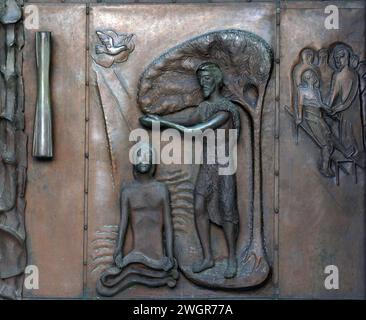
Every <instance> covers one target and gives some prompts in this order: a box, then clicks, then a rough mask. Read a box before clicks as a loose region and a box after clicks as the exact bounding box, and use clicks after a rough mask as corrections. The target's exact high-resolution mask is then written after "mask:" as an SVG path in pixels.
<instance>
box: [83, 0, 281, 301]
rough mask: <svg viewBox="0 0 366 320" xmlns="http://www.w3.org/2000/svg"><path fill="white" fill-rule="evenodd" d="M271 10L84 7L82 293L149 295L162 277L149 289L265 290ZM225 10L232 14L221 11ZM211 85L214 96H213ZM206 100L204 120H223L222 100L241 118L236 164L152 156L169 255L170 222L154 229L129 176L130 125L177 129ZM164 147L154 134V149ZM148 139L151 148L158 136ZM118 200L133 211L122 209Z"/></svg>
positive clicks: (234, 118) (173, 292) (166, 292)
mask: <svg viewBox="0 0 366 320" xmlns="http://www.w3.org/2000/svg"><path fill="white" fill-rule="evenodd" d="M198 8H199V9H201V10H197V9H198ZM273 9H274V7H273V5H268V4H267V5H262V6H260V10H258V7H257V8H255V7H254V6H252V5H250V4H249V5H237V4H230V5H225V7H221V6H216V5H185V6H184V7H183V6H179V5H169V6H163V5H149V6H147V5H146V6H144V5H139V6H127V5H126V6H124V8H123V10H121V9H120V8H118V7H113V6H111V7H109V6H93V7H92V8H91V25H90V29H89V35H90V48H92V51H91V65H90V68H91V70H92V72H91V74H90V75H91V78H92V79H93V82H92V83H93V86H92V88H91V92H90V96H91V109H90V114H91V116H90V125H91V127H90V128H91V129H90V130H91V131H90V150H89V154H90V158H89V159H90V163H89V165H90V171H89V172H90V176H89V194H88V197H89V236H88V238H89V239H88V244H89V245H88V246H89V263H88V292H89V294H91V295H94V294H95V288H96V286H97V288H98V292H99V294H100V295H101V296H103V295H105V296H115V297H147V296H148V295H149V292H150V291H151V290H153V289H149V288H148V287H149V286H151V287H160V286H162V287H161V288H159V289H155V290H158V291H157V292H158V294H159V296H160V297H172V296H175V297H185V296H186V297H187V296H191V295H194V296H197V297H200V296H201V297H204V296H212V297H213V296H216V297H217V296H222V297H225V296H227V297H229V296H233V295H235V294H238V292H240V291H236V293H235V294H233V292H232V291H231V290H232V289H242V290H241V293H239V294H243V295H247V294H248V293H245V291H243V289H248V288H250V287H253V286H258V285H262V288H261V289H259V290H256V291H253V294H255V295H262V296H267V295H271V284H270V276H269V274H270V269H271V259H272V252H271V246H272V232H273V228H272V219H273V217H272V215H271V214H272V213H273V211H272V201H273V200H272V192H273V190H272V189H271V187H272V184H271V183H268V184H266V185H261V182H262V180H261V175H263V176H265V177H268V178H269V179H271V175H273V173H272V171H271V165H272V164H271V162H270V163H269V166H266V167H262V157H266V158H268V157H270V158H271V157H272V152H273V149H272V141H271V137H270V136H269V135H268V134H271V133H270V128H271V127H272V126H273V124H272V121H273V119H272V118H269V117H268V115H269V109H270V108H271V104H270V102H269V101H270V100H271V99H270V97H271V95H273V84H271V80H270V79H272V78H271V75H272V73H271V71H272V63H273V52H272V46H273V43H274V32H273V31H272V30H273V28H272V25H273V24H274V23H275V22H274V21H275V20H274V15H273V12H274V11H273ZM146 10H148V11H149V12H150V13H151V12H153V13H154V14H156V15H159V16H162V17H163V19H160V20H159V22H157V21H156V20H154V21H155V22H154V23H153V21H151V23H150V22H149V21H147V20H149V19H154V18H153V16H154V15H149V16H148V15H146V14H145V11H146ZM223 10H224V12H226V13H227V17H229V16H230V19H226V18H223V15H222V11H223ZM254 12H255V13H256V15H255V16H253V14H254ZM150 16H151V18H150ZM178 16H179V20H180V21H181V23H180V24H178V25H177V24H175V23H174V21H176V19H178ZM225 16H226V15H225ZM243 16H244V17H247V19H243ZM219 17H220V18H219ZM122 20H123V21H125V22H126V24H125V26H124V28H123V29H122V28H121V27H120V23H119V21H122ZM243 21H244V22H243ZM187 24H189V25H190V28H189V29H187V28H185V27H184V26H185V25H187ZM167 26H171V27H167ZM197 70H201V71H197ZM196 71H197V73H196ZM210 77H211V78H210ZM205 79H206V80H205ZM210 79H212V80H210ZM205 81H206V82H205ZM268 82H269V83H268ZM211 85H212V86H213V87H212V88H211ZM221 85H222V88H221ZM210 88H211V89H212V90H213V91H212V93H211V91H210V90H211V89H210ZM213 88H217V89H213ZM219 88H221V89H219ZM201 90H202V91H201ZM205 90H206V91H207V90H208V91H207V92H206V91H205ZM215 90H217V100H214V101H213V102H212V103H213V104H212V105H211V104H210V103H209V101H211V100H210V99H211V98H210V97H211V95H214V93H213V92H215ZM205 92H206V93H205ZM205 95H207V98H205ZM206 99H207V101H205V100H206ZM198 105H199V107H197V106H198ZM214 106H216V107H214ZM205 107H208V109H207V111H208V110H209V111H210V112H209V113H210V114H206V118H205V119H206V120H207V121H208V119H209V118H210V120H209V121H208V122H207V124H206V125H207V127H209V126H213V127H214V126H215V125H217V126H219V127H221V125H223V126H224V127H225V124H226V123H227V122H226V121H227V120H225V119H221V118H220V110H226V112H228V114H229V115H231V116H229V118H230V119H231V120H230V122H232V123H233V124H234V123H237V124H238V125H239V127H240V129H241V133H240V137H239V143H238V154H239V160H238V163H239V164H238V170H237V173H236V174H234V175H228V176H226V177H227V178H224V179H222V178H219V176H218V175H217V168H216V169H215V168H212V167H210V166H209V167H207V168H206V167H205V166H203V165H197V164H193V165H192V164H183V165H182V164H179V165H178V164H169V165H167V164H158V165H157V169H156V174H155V179H156V180H154V181H156V182H152V183H155V184H161V185H162V186H165V187H164V188H166V189H167V190H168V192H169V195H170V196H169V199H170V200H164V201H163V202H164V203H165V205H168V206H169V207H170V216H171V221H172V230H171V232H172V234H173V242H174V246H173V248H174V249H173V253H172V256H170V255H169V254H168V252H169V248H170V245H171V244H170V243H171V242H170V240H169V236H168V237H167V235H166V232H167V230H166V231H159V230H160V227H158V226H159V224H158V221H156V223H157V224H156V225H155V224H152V222H150V224H148V225H149V226H150V227H147V224H146V223H147V222H146V223H144V222H143V220H144V219H143V220H140V219H142V218H141V215H142V212H144V210H149V206H150V205H151V206H155V205H154V204H153V202H151V201H150V200H148V199H149V197H150V196H149V192H150V191H148V190H150V189H151V188H150V189H149V187H148V185H147V186H146V188H147V189H146V191H143V192H144V195H145V197H146V202H145V203H144V207H146V209H143V208H142V207H141V205H142V203H141V200H140V201H137V200H135V198H136V196H137V195H133V191H132V190H133V188H136V185H139V183H141V182H139V181H140V180H139V179H141V178H139V176H138V175H137V176H136V174H134V177H133V176H132V167H131V164H130V161H129V148H130V147H131V146H133V143H131V142H130V141H129V134H130V132H131V131H133V130H134V129H136V128H143V127H147V128H149V127H151V125H153V122H159V123H161V125H162V126H163V125H164V126H166V127H169V126H170V127H171V128H174V127H175V128H181V125H182V124H183V122H187V120H190V121H193V119H194V118H195V116H194V115H193V114H191V113H192V112H193V113H197V111H198V110H201V111H200V112H199V113H200V114H201V115H198V116H199V117H201V118H200V119H201V120H200V121H203V122H202V123H203V124H202V126H205V125H204V123H205V122H204V121H206V120H204V115H203V113H204V111H203V109H204V108H205ZM215 110H216V111H215ZM230 110H232V111H230ZM212 112H213V113H212ZM144 114H146V115H145V116H144V117H143V115H144ZM215 114H216V116H215ZM215 117H216V118H215ZM139 118H140V121H139ZM182 119H183V120H182ZM182 121H183V122H182ZM190 121H188V122H190ZM220 121H223V122H220ZM179 123H180V124H179ZM178 124H179V125H178ZM186 124H187V125H188V123H186ZM191 125H194V122H192V123H191ZM188 128H189V127H187V130H188ZM200 128H201V127H200ZM202 128H203V127H202ZM231 128H235V125H234V127H231ZM262 128H263V129H262ZM152 135H154V132H152ZM174 143H175V144H176V143H177V142H174ZM153 144H154V142H153ZM166 145H167V144H166V143H165V142H162V143H161V148H162V149H163V148H164V147H165V146H166ZM259 146H262V148H261V147H259ZM153 148H154V149H155V150H158V151H157V152H158V153H159V148H160V147H159V146H157V145H156V144H155V145H153ZM134 172H135V171H134ZM215 177H217V179H216V178H215ZM151 179H153V178H152V177H151ZM134 180H135V181H134ZM210 185H211V186H212V188H210V187H209V186H210ZM220 185H222V186H225V188H228V189H230V192H227V191H225V190H226V189H225V190H224V189H220ZM121 188H122V190H121ZM262 188H263V199H261V198H260V196H261V195H262V193H261V191H260V190H261V189H262ZM158 189H159V188H158ZM158 189H157V190H158ZM142 190H145V188H144V189H142ZM142 190H141V191H142ZM205 190H206V191H205ZM215 190H216V191H215ZM225 192H226V196H225ZM236 193H238V194H240V197H237V196H236ZM101 195H105V197H104V196H101ZM229 196H230V197H229ZM126 198H127V200H126V201H127V202H128V203H129V204H130V206H129V208H130V209H129V211H127V212H129V213H126V209H123V208H125V206H124V202H123V200H122V199H126ZM229 198H230V199H229ZM119 200H121V201H122V202H121V207H120V206H119ZM136 201H137V202H136ZM133 203H135V205H133ZM220 203H221V204H222V207H220ZM262 203H265V204H266V205H265V206H263V207H264V208H263V209H262ZM200 204H201V205H202V206H203V207H202V209H200ZM215 206H216V207H215ZM140 207H141V208H140ZM210 208H211V209H212V210H213V211H212V210H211V209H210ZM220 208H221V209H220ZM218 209H219V210H218ZM200 210H201V212H202V215H200ZM215 210H216V213H215V212H214V211H215ZM231 210H233V211H231ZM150 211H151V212H153V211H155V209H153V208H152V207H151V208H150ZM138 212H140V213H138ZM230 212H231V213H230ZM206 214H207V215H206ZM137 217H140V218H137ZM200 217H201V218H200ZM123 219H127V220H128V222H126V221H125V222H123ZM136 219H138V221H140V223H139V224H136V222H134V221H136ZM146 219H147V218H146ZM146 219H145V220H146ZM151 219H152V218H151ZM200 219H201V220H200ZM147 221H148V220H147ZM210 222H211V223H210ZM163 225H168V226H169V225H170V224H169V223H167V224H163ZM163 225H162V226H163ZM139 226H140V227H139ZM144 226H145V227H144ZM220 226H221V228H220ZM139 228H140V229H139ZM161 228H162V230H164V227H161ZM152 230H156V231H154V233H155V232H156V233H158V234H154V235H153V234H151V237H152V238H153V239H154V240H152V239H151V241H149V242H150V244H149V250H150V251H149V250H148V251H146V250H145V249H144V248H146V245H147V244H144V242H145V241H146V240H145V239H147V238H146V234H148V233H149V232H150V231H151V232H152ZM168 230H169V227H168ZM168 233H169V232H168ZM162 235H163V238H162ZM159 239H160V240H159ZM154 243H155V244H154ZM162 245H163V247H164V249H163V251H161V250H162V248H161V246H162ZM159 248H160V249H159ZM166 250H168V251H166ZM142 252H145V254H142ZM154 252H162V253H161V254H160V255H159V254H158V255H157V254H154ZM164 252H165V253H164ZM167 254H168V255H167ZM169 257H170V258H169ZM159 261H160V262H159ZM164 261H165V262H164ZM169 261H170V262H169ZM178 273H181V275H180V276H179V277H178ZM266 280H267V281H266ZM135 283H138V284H143V285H145V286H141V285H137V286H135V285H134V284H135ZM164 286H168V287H170V288H166V287H165V288H164ZM198 286H200V287H201V289H199V291H198V290H197V288H198ZM172 288H174V289H172ZM202 288H206V290H202ZM212 289H219V290H220V291H219V293H217V292H215V291H211V290H212Z"/></svg>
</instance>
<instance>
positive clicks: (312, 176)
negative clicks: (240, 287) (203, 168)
mask: <svg viewBox="0 0 366 320" xmlns="http://www.w3.org/2000/svg"><path fill="white" fill-rule="evenodd" d="M338 8H339V23H340V25H339V29H326V27H325V24H324V20H325V18H326V17H327V15H326V14H325V13H324V9H325V4H321V3H316V2H309V3H306V5H305V4H304V3H301V2H299V1H294V2H293V3H286V4H284V5H283V6H282V8H281V42H280V48H281V60H280V63H281V65H280V70H281V71H280V85H281V91H280V93H281V96H280V97H281V118H280V123H281V125H280V128H281V133H280V146H281V148H280V163H281V170H280V186H281V188H280V216H279V220H280V223H279V248H280V250H279V287H280V296H283V297H309V298H333V297H339V298H341V297H342V298H344V297H347V298H360V297H363V296H364V290H365V282H364V280H362V281H360V279H364V277H365V263H364V261H365V259H364V252H365V242H364V235H365V220H364V219H365V218H364V214H365V202H364V188H365V140H364V137H365V136H364V126H365V119H364V115H365V97H364V88H365V62H364V60H365V40H364V39H365V20H364V18H363V17H364V13H365V11H364V10H365V8H364V3H361V2H359V1H355V2H352V1H350V2H347V3H345V2H344V3H340V4H339V6H338ZM294 21H296V28H293V22H294ZM309 25H311V26H312V28H308V26H309ZM355 30H357V31H355ZM361 39H362V41H360V40H361ZM329 265H334V266H337V268H338V270H339V278H340V279H342V278H343V285H341V283H342V282H340V288H339V290H327V288H326V287H325V285H324V280H325V278H326V273H325V269H326V267H327V266H329ZM350 270H353V271H352V272H350ZM300 275H301V276H300Z"/></svg>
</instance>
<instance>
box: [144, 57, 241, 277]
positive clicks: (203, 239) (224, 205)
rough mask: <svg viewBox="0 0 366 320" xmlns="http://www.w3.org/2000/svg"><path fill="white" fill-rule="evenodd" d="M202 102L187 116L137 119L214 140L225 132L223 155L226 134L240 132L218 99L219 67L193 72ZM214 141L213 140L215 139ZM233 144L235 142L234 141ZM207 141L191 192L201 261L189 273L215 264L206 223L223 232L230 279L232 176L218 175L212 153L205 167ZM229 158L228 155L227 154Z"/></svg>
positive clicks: (234, 114)
mask: <svg viewBox="0 0 366 320" xmlns="http://www.w3.org/2000/svg"><path fill="white" fill-rule="evenodd" d="M196 74H197V79H198V82H199V84H200V86H201V89H202V93H203V97H204V101H203V102H201V103H200V104H199V106H198V107H197V108H194V110H193V111H191V112H190V114H187V113H186V111H185V112H177V113H175V114H172V115H168V116H163V117H160V116H155V115H147V116H144V117H142V118H140V122H141V123H142V124H143V125H144V126H147V127H149V126H151V125H152V123H154V122H160V124H161V125H162V126H164V127H169V128H175V129H177V130H179V131H181V132H186V133H192V134H195V133H202V131H204V130H206V129H212V130H213V131H214V133H215V136H216V137H217V129H224V130H225V141H224V142H225V152H226V153H227V152H228V151H229V152H230V150H229V148H232V145H230V143H229V130H230V129H236V130H237V131H236V133H237V134H236V138H237V137H238V136H239V131H240V113H239V111H238V110H237V107H236V106H235V105H234V104H233V103H231V102H230V101H229V100H228V99H226V98H225V97H223V96H222V95H221V88H222V85H223V74H222V72H221V70H220V68H219V66H218V65H217V64H215V63H212V62H205V63H203V64H201V65H200V66H199V67H198V69H197V71H196ZM216 140H217V139H216ZM235 142H236V141H235ZM211 147H214V146H208V145H207V140H206V141H205V140H203V164H201V166H200V169H199V173H198V177H197V182H196V186H195V191H194V199H195V200H194V201H195V204H194V208H195V224H196V228H197V232H198V236H199V239H200V243H201V246H202V251H203V259H202V261H199V262H198V263H195V264H194V265H193V267H192V271H193V272H195V273H199V272H202V271H204V270H207V269H209V268H212V267H213V266H214V264H215V262H214V259H213V256H212V249H211V239H210V222H211V223H214V224H216V225H218V226H220V227H222V228H223V231H224V235H225V240H226V243H227V248H228V255H229V257H228V263H227V267H226V270H225V273H224V277H225V278H233V277H235V276H236V273H237V260H236V242H237V237H238V232H239V225H238V224H239V214H238V206H237V191H236V174H235V173H233V174H230V175H220V170H219V169H220V168H224V167H225V166H224V165H222V164H220V163H219V161H218V159H217V153H215V162H214V164H208V162H207V151H208V148H211ZM229 154H230V155H231V154H232V153H231V152H230V153H229Z"/></svg>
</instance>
